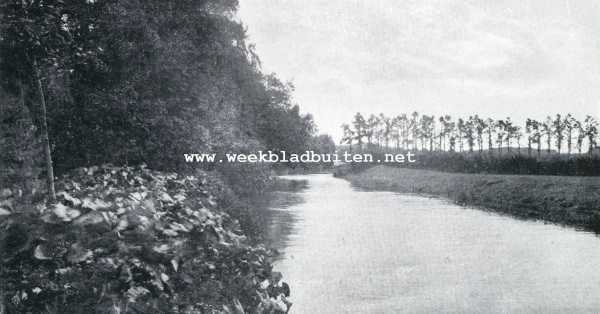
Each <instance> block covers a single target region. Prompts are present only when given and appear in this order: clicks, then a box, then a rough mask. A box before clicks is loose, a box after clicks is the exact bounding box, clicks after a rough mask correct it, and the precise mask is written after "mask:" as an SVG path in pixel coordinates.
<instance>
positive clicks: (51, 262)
mask: <svg viewBox="0 0 600 314" xmlns="http://www.w3.org/2000/svg"><path fill="white" fill-rule="evenodd" d="M211 180H213V178H212V177H211V176H209V175H207V174H205V173H200V172H199V173H198V175H197V176H182V175H179V174H175V173H163V172H157V171H151V170H149V169H147V168H145V167H143V166H140V167H135V168H132V167H113V166H110V165H105V166H102V167H90V168H79V169H76V170H74V171H71V172H69V173H67V174H65V175H64V176H63V177H62V178H61V179H60V180H59V181H58V183H57V192H58V197H59V202H58V203H57V204H54V205H45V204H41V203H40V204H37V205H36V207H35V208H33V209H32V208H18V207H19V206H13V207H12V208H9V207H8V206H4V207H5V208H3V209H1V210H0V214H1V216H0V219H1V224H0V227H1V229H0V230H1V231H0V232H1V233H0V243H1V245H2V248H1V250H0V252H1V253H0V258H1V264H2V266H1V271H0V281H1V282H2V294H3V300H2V301H3V303H4V304H5V305H6V309H7V311H8V312H9V313H26V312H32V313H39V312H48V313H90V312H94V313H124V312H127V311H130V312H135V313H214V312H220V311H221V310H222V308H223V305H224V304H228V303H230V302H231V301H232V300H235V299H238V300H240V301H241V303H242V305H243V306H244V307H245V308H246V309H247V310H252V309H253V308H255V307H256V306H257V305H258V303H259V302H260V300H259V298H258V295H257V293H256V289H257V283H258V282H259V281H261V280H262V279H264V278H265V277H266V276H268V275H269V273H270V271H271V266H270V258H271V253H270V252H269V251H268V250H266V249H265V248H263V247H261V246H251V245H249V244H248V241H247V239H246V237H245V236H244V235H242V234H241V232H240V228H239V224H238V222H237V221H236V220H234V219H232V218H231V217H230V216H229V215H227V214H225V213H223V212H221V211H219V210H217V207H218V204H217V197H215V195H214V194H213V192H211V186H210V185H211V184H210V183H209V182H214V181H211ZM213 185H214V184H213ZM7 197H9V196H8V194H7ZM2 204H8V203H2Z"/></svg>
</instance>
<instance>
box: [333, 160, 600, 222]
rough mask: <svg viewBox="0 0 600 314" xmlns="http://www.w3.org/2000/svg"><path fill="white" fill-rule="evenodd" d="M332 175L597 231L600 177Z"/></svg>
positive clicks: (387, 170) (390, 171)
mask: <svg viewBox="0 0 600 314" xmlns="http://www.w3.org/2000/svg"><path fill="white" fill-rule="evenodd" d="M338 175H339V176H342V177H345V178H346V179H348V180H350V181H351V182H352V183H353V184H354V185H356V186H359V187H363V188H368V189H377V190H389V191H395V192H404V193H420V194H428V195H435V196H441V197H445V198H448V199H450V200H452V201H454V202H456V203H458V204H461V205H468V206H475V207H480V208H485V209H489V210H492V211H495V212H500V213H505V214H510V215H513V216H516V217H521V218H527V219H539V220H544V221H548V222H553V223H558V224H564V225H570V226H575V227H581V228H585V229H587V230H591V231H594V232H600V177H565V176H529V175H489V174H458V173H445V172H438V171H430V170H415V169H406V168H392V167H386V166H377V167H373V168H369V169H366V170H364V171H361V172H357V173H352V172H349V173H342V174H338Z"/></svg>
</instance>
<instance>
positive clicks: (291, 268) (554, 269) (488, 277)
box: [267, 174, 600, 313]
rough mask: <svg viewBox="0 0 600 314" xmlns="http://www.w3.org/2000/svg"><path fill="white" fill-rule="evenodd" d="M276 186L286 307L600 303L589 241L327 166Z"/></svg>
mask: <svg viewBox="0 0 600 314" xmlns="http://www.w3.org/2000/svg"><path fill="white" fill-rule="evenodd" d="M288 178H293V179H302V180H307V182H308V186H307V188H306V189H304V190H300V191H297V192H277V193H276V194H275V195H276V198H277V199H276V201H275V202H273V203H272V204H271V210H272V211H271V212H272V213H273V215H272V216H271V219H270V220H271V223H270V227H269V229H268V232H267V233H268V238H270V241H271V244H272V245H273V246H275V247H277V248H278V249H279V250H280V251H281V252H282V253H283V254H282V257H281V258H280V260H279V261H277V262H276V264H275V268H276V270H278V271H281V272H283V274H284V276H285V277H284V280H285V281H287V282H288V283H289V284H290V286H291V288H292V298H291V299H292V301H293V302H294V306H293V307H292V310H291V313H599V312H600V299H599V298H598V296H600V239H598V238H597V237H596V236H594V235H593V234H589V233H585V232H580V231H575V230H573V229H570V228H563V227H560V226H555V225H547V224H543V223H540V222H532V221H522V220H516V219H513V218H510V217H506V216H500V215H496V214H492V213H487V212H483V211H479V210H474V209H468V208H464V207H460V206H456V205H453V204H450V203H448V202H446V201H444V200H439V199H435V198H426V197H421V196H415V195H403V194H396V193H391V192H368V191H361V190H358V189H355V188H353V187H352V186H351V185H350V184H349V183H348V182H347V181H345V180H341V179H336V178H333V177H332V176H330V175H324V174H321V175H306V176H290V177H288Z"/></svg>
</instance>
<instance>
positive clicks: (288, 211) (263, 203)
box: [250, 178, 308, 252]
mask: <svg viewBox="0 0 600 314" xmlns="http://www.w3.org/2000/svg"><path fill="white" fill-rule="evenodd" d="M307 187H308V181H306V180H293V179H285V178H277V179H276V180H275V183H274V184H273V185H272V188H271V191H270V192H269V193H267V194H265V195H262V196H261V197H258V198H255V199H252V200H250V202H251V206H252V207H253V208H254V213H255V215H258V216H259V217H257V219H258V220H259V221H260V222H261V225H262V228H260V231H259V233H260V234H259V237H260V238H261V239H262V242H263V243H264V244H265V245H266V246H267V247H269V248H271V249H275V250H277V251H278V252H281V251H282V249H283V248H285V247H286V244H287V242H288V239H289V237H290V235H291V234H292V232H293V229H294V226H295V224H296V221H297V217H296V215H295V213H294V211H293V209H292V208H293V206H295V205H298V204H301V203H303V202H304V197H303V195H302V191H303V190H305V189H306V188H307Z"/></svg>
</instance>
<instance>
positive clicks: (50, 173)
mask: <svg viewBox="0 0 600 314" xmlns="http://www.w3.org/2000/svg"><path fill="white" fill-rule="evenodd" d="M33 67H34V72H35V81H36V83H37V88H38V93H39V96H40V104H41V107H42V116H41V118H42V121H41V124H42V127H41V132H42V141H43V145H44V157H45V159H46V180H47V182H48V198H49V199H50V202H52V203H55V202H56V190H55V189H54V167H53V166H52V151H51V150H50V138H49V136H48V122H47V120H48V116H47V111H46V98H45V97H44V88H43V87H42V79H41V78H40V70H39V68H38V65H37V61H34V63H33Z"/></svg>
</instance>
